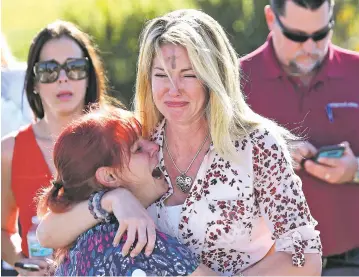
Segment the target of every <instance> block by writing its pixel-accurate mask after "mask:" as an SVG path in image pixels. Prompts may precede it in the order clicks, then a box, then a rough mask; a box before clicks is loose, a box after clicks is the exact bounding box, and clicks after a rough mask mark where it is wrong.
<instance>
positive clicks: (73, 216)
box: [36, 201, 98, 249]
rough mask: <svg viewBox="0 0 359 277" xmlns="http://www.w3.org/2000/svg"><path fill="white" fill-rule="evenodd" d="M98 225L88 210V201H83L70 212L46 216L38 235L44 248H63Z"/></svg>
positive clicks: (37, 232)
mask: <svg viewBox="0 0 359 277" xmlns="http://www.w3.org/2000/svg"><path fill="white" fill-rule="evenodd" d="M97 223H98V221H97V220H96V219H95V218H94V217H93V216H92V214H91V213H90V211H89V209H88V205H87V201H83V202H81V203H79V204H76V205H74V206H73V208H72V209H71V210H69V211H68V212H65V213H52V212H49V213H48V214H46V215H45V216H44V217H43V218H42V220H41V223H40V224H39V226H38V227H37V230H36V235H37V238H38V240H39V242H40V244H41V245H42V246H44V247H48V248H54V249H56V248H63V247H66V246H67V245H69V244H71V243H72V242H74V241H75V240H76V239H77V237H78V236H79V235H81V234H82V233H83V232H85V231H86V230H88V229H90V228H91V227H93V226H95V225H96V224H97Z"/></svg>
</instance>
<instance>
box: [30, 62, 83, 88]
mask: <svg viewBox="0 0 359 277" xmlns="http://www.w3.org/2000/svg"><path fill="white" fill-rule="evenodd" d="M61 69H64V70H65V72H66V76H67V77H68V78H69V79H70V80H82V79H85V78H87V76H88V72H89V61H88V59H87V58H79V59H73V58H70V59H67V60H66V61H65V62H64V63H63V64H59V63H58V62H57V61H55V60H50V61H43V62H38V63H36V64H35V66H34V74H35V77H36V80H37V81H39V82H40V83H43V84H50V83H53V82H56V81H57V79H58V78H59V76H60V71H61Z"/></svg>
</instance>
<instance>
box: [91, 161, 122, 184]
mask: <svg viewBox="0 0 359 277" xmlns="http://www.w3.org/2000/svg"><path fill="white" fill-rule="evenodd" d="M96 179H97V181H98V182H99V183H101V184H102V185H104V186H105V187H109V188H116V187H119V180H118V177H117V175H116V174H115V170H114V169H113V168H111V167H107V166H103V167H100V168H98V169H97V170H96Z"/></svg>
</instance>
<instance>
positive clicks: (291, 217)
mask: <svg viewBox="0 0 359 277" xmlns="http://www.w3.org/2000/svg"><path fill="white" fill-rule="evenodd" d="M251 141H252V143H253V150H252V154H253V171H254V174H255V184H254V192H255V196H256V200H257V201H258V203H259V206H260V211H261V214H262V216H263V217H264V218H265V220H266V222H267V225H268V226H269V227H270V230H271V231H272V234H273V239H274V240H275V246H276V251H286V252H291V253H292V261H293V265H295V266H298V267H302V266H303V265H304V263H305V258H304V253H319V254H321V253H322V246H321V241H320V237H319V231H317V230H315V226H316V225H317V222H316V221H315V219H314V218H313V217H312V215H311V214H310V210H309V207H308V204H307V201H306V199H305V196H304V194H303V191H302V182H301V180H300V178H299V177H298V176H297V175H296V174H295V173H294V170H293V167H292V164H291V158H290V154H289V151H288V148H287V146H286V144H285V143H281V142H280V141H279V140H277V139H276V138H275V137H274V136H273V135H271V134H270V132H268V131H266V130H264V131H256V132H254V133H252V134H251Z"/></svg>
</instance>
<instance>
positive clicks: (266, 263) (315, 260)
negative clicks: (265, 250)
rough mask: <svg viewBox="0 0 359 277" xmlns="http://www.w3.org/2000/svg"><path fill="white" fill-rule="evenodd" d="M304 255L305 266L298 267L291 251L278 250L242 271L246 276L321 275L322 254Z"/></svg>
mask: <svg viewBox="0 0 359 277" xmlns="http://www.w3.org/2000/svg"><path fill="white" fill-rule="evenodd" d="M304 256H305V264H304V266H303V267H297V266H294V265H293V264H292V254H291V253H287V252H276V253H274V254H272V255H270V256H268V257H266V258H264V259H263V260H261V261H260V262H258V263H257V264H255V265H254V266H252V267H250V268H249V269H246V270H245V271H244V272H242V273H243V275H245V276H269V275H271V276H282V275H285V276H320V275H321V273H322V260H321V256H320V254H305V255H304Z"/></svg>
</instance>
